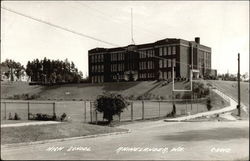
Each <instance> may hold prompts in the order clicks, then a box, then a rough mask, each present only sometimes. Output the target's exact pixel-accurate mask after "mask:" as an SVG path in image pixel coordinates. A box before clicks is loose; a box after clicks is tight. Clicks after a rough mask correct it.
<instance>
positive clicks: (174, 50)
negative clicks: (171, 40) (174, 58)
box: [172, 46, 176, 55]
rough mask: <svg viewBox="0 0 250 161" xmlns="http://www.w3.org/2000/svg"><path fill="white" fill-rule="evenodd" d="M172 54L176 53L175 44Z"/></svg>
mask: <svg viewBox="0 0 250 161" xmlns="http://www.w3.org/2000/svg"><path fill="white" fill-rule="evenodd" d="M172 54H173V55H175V54H176V47H175V46H173V48H172Z"/></svg>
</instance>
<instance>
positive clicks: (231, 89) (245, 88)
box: [210, 80, 249, 107]
mask: <svg viewBox="0 0 250 161" xmlns="http://www.w3.org/2000/svg"><path fill="white" fill-rule="evenodd" d="M210 82H211V83H212V84H214V85H215V86H217V87H219V88H220V89H221V90H222V91H223V92H225V93H227V94H228V95H230V96H232V97H233V98H234V99H236V100H237V99H238V84H237V82H236V81H220V80H213V81H211V80H210ZM240 89H241V91H240V93H241V102H242V103H243V104H244V105H245V106H247V107H249V83H248V82H241V83H240Z"/></svg>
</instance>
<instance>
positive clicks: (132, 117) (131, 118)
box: [131, 102, 134, 121]
mask: <svg viewBox="0 0 250 161" xmlns="http://www.w3.org/2000/svg"><path fill="white" fill-rule="evenodd" d="M133 114H134V112H133V102H131V121H133V120H134V118H133Z"/></svg>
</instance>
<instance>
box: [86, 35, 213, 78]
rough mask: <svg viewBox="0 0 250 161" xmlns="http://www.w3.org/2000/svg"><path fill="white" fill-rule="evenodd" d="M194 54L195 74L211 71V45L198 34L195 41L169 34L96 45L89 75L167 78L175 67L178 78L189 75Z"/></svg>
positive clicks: (197, 75)
mask: <svg viewBox="0 0 250 161" xmlns="http://www.w3.org/2000/svg"><path fill="white" fill-rule="evenodd" d="M192 55H193V70H194V71H196V72H195V73H194V74H193V76H194V77H196V78H199V77H201V78H202V77H203V76H204V75H205V74H206V73H208V71H209V73H210V72H211V48H210V47H207V46H204V45H201V44H200V38H198V37H196V38H195V41H186V40H183V39H173V38H168V39H163V40H159V41H156V42H154V43H148V44H140V45H128V46H125V47H117V48H94V49H91V50H89V52H88V57H89V78H90V81H91V82H92V83H100V82H113V81H126V80H158V79H162V80H167V79H171V78H172V67H173V68H174V75H175V77H176V78H189V77H190V69H191V64H192ZM160 58H165V59H160ZM179 62H181V63H179ZM213 74H214V73H213Z"/></svg>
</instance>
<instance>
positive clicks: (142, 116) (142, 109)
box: [142, 100, 144, 120]
mask: <svg viewBox="0 0 250 161" xmlns="http://www.w3.org/2000/svg"><path fill="white" fill-rule="evenodd" d="M142 120H144V101H143V100H142Z"/></svg>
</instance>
